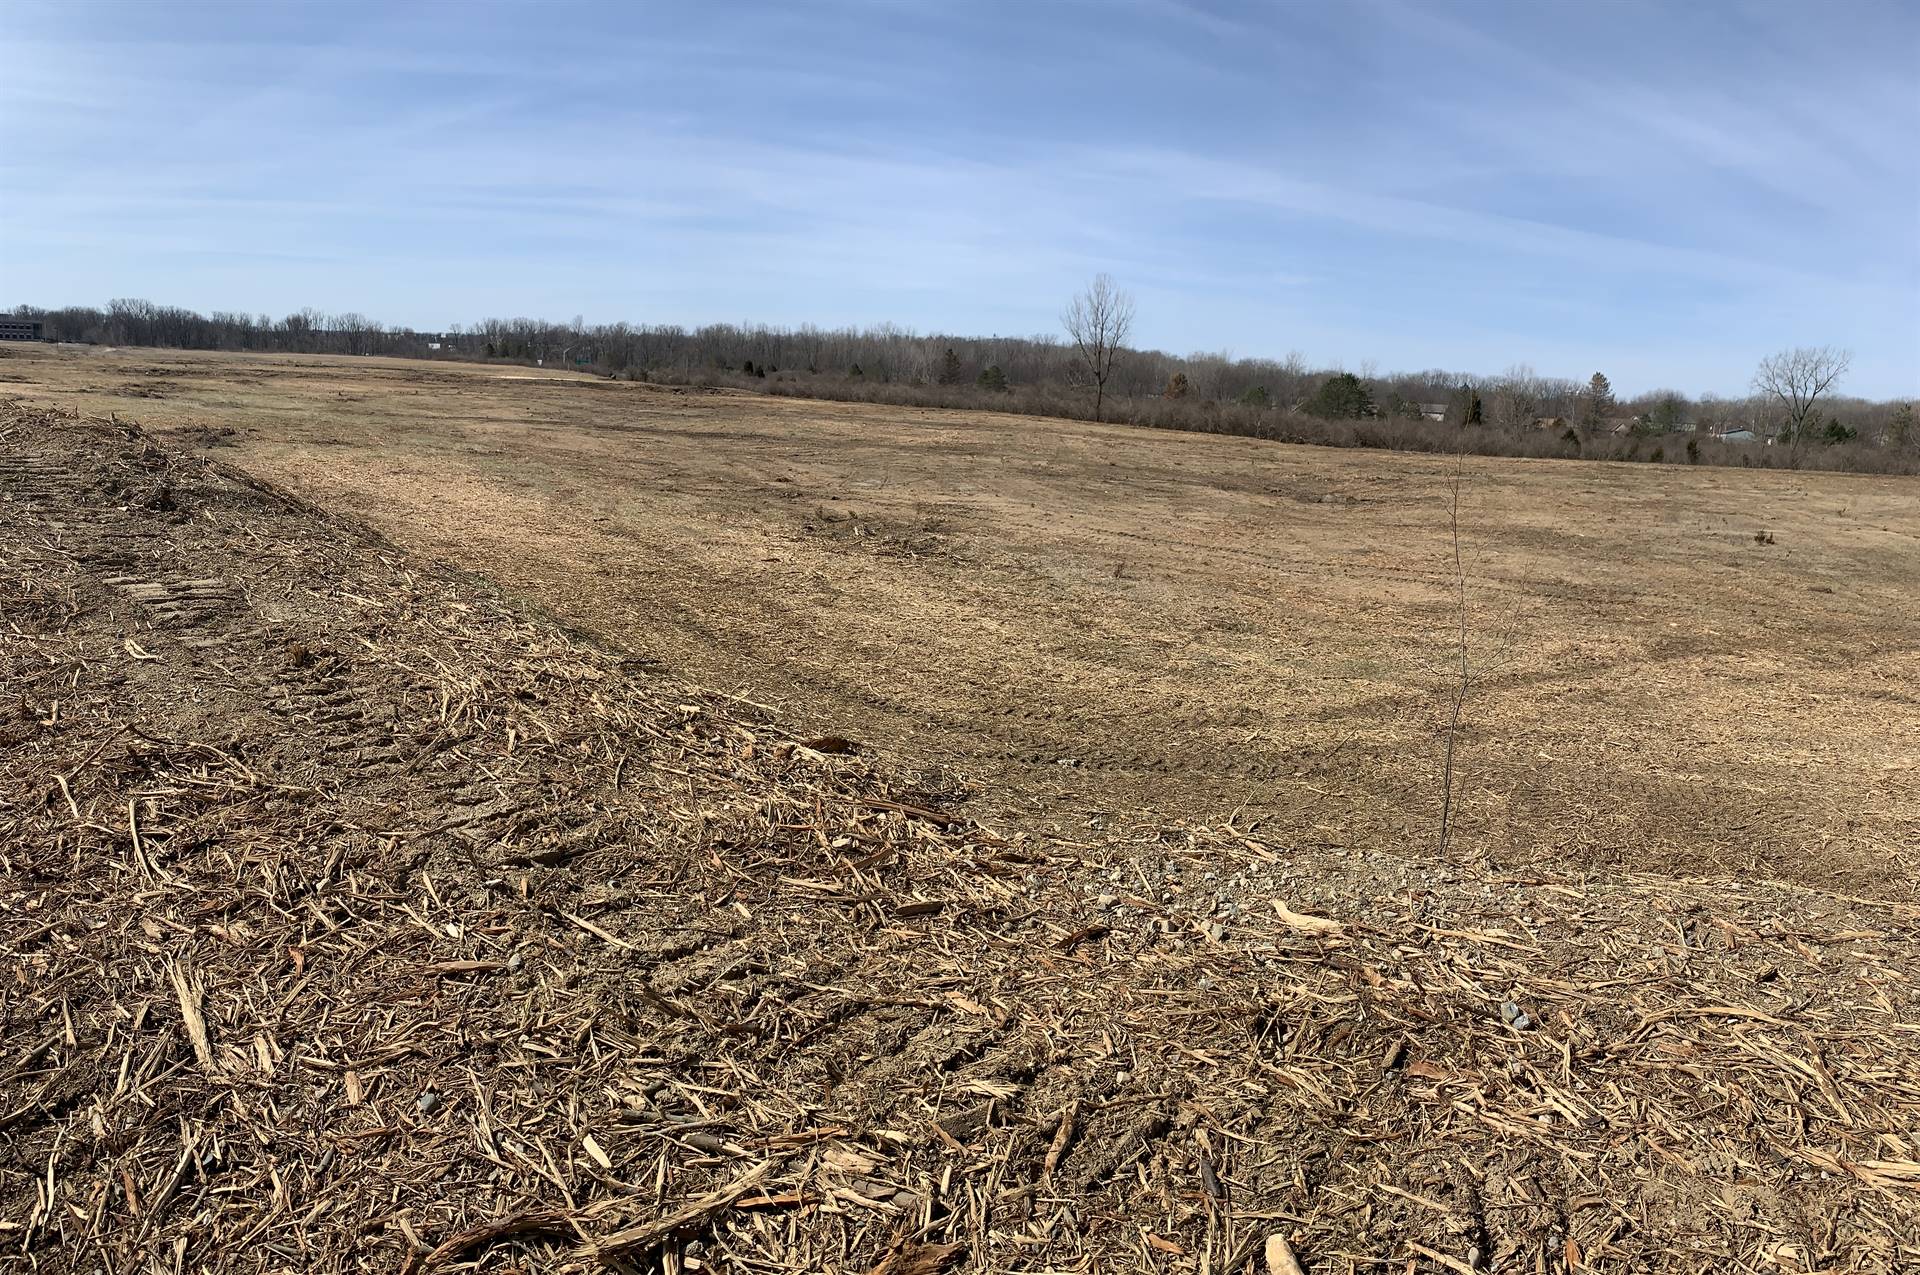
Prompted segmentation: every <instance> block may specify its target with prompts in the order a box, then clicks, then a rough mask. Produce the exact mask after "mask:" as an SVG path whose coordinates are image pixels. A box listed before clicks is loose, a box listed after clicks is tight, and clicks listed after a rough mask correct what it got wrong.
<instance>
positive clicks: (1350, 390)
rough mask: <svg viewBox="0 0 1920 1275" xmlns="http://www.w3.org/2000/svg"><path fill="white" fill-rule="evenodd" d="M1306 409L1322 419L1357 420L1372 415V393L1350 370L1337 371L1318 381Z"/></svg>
mask: <svg viewBox="0 0 1920 1275" xmlns="http://www.w3.org/2000/svg"><path fill="white" fill-rule="evenodd" d="M1306 410H1307V412H1308V413H1309V414H1310V415H1313V416H1318V417H1320V418H1321V419H1322V420H1329V421H1346V420H1358V419H1359V418H1360V417H1363V416H1372V415H1373V395H1372V394H1371V393H1369V392H1368V390H1367V385H1366V382H1365V381H1362V380H1361V379H1360V378H1359V377H1357V376H1355V375H1354V374H1353V373H1351V372H1339V373H1336V374H1335V375H1333V376H1329V377H1328V378H1327V379H1326V380H1324V381H1322V382H1321V383H1320V388H1319V389H1318V390H1315V391H1314V395H1313V397H1312V398H1310V399H1308V400H1307V405H1306Z"/></svg>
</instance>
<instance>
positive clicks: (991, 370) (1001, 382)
mask: <svg viewBox="0 0 1920 1275" xmlns="http://www.w3.org/2000/svg"><path fill="white" fill-rule="evenodd" d="M974 384H975V385H978V386H979V387H980V388H981V389H983V390H990V391H992V392H993V393H995V394H1003V393H1005V392H1006V389H1007V374H1006V373H1005V372H1002V371H1001V370H1000V365H999V364H998V363H989V364H987V366H986V367H984V368H982V369H980V376H979V379H977V380H976V381H974Z"/></svg>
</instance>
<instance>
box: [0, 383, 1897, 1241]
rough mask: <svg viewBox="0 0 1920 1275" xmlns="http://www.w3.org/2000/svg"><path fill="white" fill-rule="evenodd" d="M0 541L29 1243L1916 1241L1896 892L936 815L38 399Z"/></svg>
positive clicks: (904, 794) (895, 783)
mask: <svg viewBox="0 0 1920 1275" xmlns="http://www.w3.org/2000/svg"><path fill="white" fill-rule="evenodd" d="M162 482H164V483H165V485H166V486H167V488H168V490H169V491H170V493H171V499H172V501H173V503H174V504H175V506H176V508H175V509H173V510H171V511H162V510H158V509H154V508H151V507H149V506H147V505H143V504H141V503H138V502H131V503H130V502H127V501H125V500H124V499H122V498H121V493H123V492H126V491H129V490H134V489H137V488H141V487H146V486H152V485H155V484H158V483H162ZM0 590H3V591H4V596H5V617H6V618H5V623H6V626H7V641H6V642H5V643H4V644H3V645H0V696H3V697H4V698H3V699H0V703H4V704H5V705H6V706H7V708H8V720H7V721H6V723H5V725H4V726H3V727H0V731H3V732H4V736H3V737H4V745H3V746H0V959H3V961H4V963H3V964H0V971H4V983H0V1041H4V1042H5V1044H4V1046H3V1047H0V1255H4V1260H6V1261H10V1262H19V1263H22V1264H23V1269H38V1270H49V1271H63V1270H94V1269H113V1270H149V1269H168V1270H218V1271H222V1272H225V1271H243V1270H261V1271H284V1270H300V1271H331V1270H348V1269H380V1270H398V1271H407V1272H417V1271H427V1270H459V1269H475V1270H487V1271H503V1272H504V1271H510V1270H520V1271H528V1270H559V1269H580V1270H586V1269H595V1268H605V1269H616V1270H618V1269H635V1270H661V1271H668V1272H680V1271H696V1270H714V1271H720V1270H725V1271H742V1272H747V1271H776V1270H851V1271H872V1272H881V1271H885V1272H890V1273H892V1275H905V1272H910V1271H913V1272H930V1271H936V1270H940V1269H948V1270H955V1271H959V1270H972V1271H988V1270H993V1271H1007V1270H1011V1271H1020V1270H1031V1271H1041V1270H1066V1269H1072V1270H1157V1271H1208V1272H1213V1271H1219V1272H1229V1271H1230V1272H1239V1271H1245V1270H1249V1269H1262V1270H1265V1271H1268V1272H1272V1271H1287V1270H1290V1269H1293V1268H1292V1267H1291V1266H1289V1265H1288V1263H1289V1262H1292V1261H1295V1260H1296V1259H1297V1262H1298V1266H1299V1268H1300V1269H1302V1270H1307V1271H1314V1272H1335V1271H1340V1272H1345V1271H1368V1270H1375V1269H1392V1270H1395V1271H1402V1270H1414V1271H1434V1272H1438V1271H1442V1270H1444V1271H1451V1272H1474V1271H1488V1272H1492V1271H1552V1272H1561V1271H1565V1272H1575V1271H1674V1272H1681V1271H1686V1272H1695V1271H1700V1270H1708V1269H1711V1270H1728V1271H1733V1270H1780V1271H1790V1272H1811V1271H1814V1270H1847V1271H1875V1272H1895V1271H1900V1270H1907V1269H1912V1268H1913V1267H1914V1266H1915V1264H1916V1263H1920V1247H1916V1243H1915V1239H1914V1237H1915V1236H1916V1235H1920V1141H1917V1139H1920V1133H1917V1132H1916V1131H1917V1130H1920V1039H1916V1034H1917V1033H1920V1026H1916V1023H1920V1006H1916V1003H1915V987H1914V979H1915V977H1916V965H1915V959H1914V958H1915V955H1916V952H1915V926H1916V921H1920V912H1916V910H1915V909H1914V908H1912V907H1910V906H1908V905H1906V904H1902V903H1898V902H1883V901H1875V900H1870V899H1861V898H1850V897H1846V896H1842V895H1836V894H1831V893H1822V892H1818V891H1814V890H1804V889H1792V888H1788V887H1783V886H1772V885H1764V884H1754V883H1749V884H1745V885H1742V884H1739V883H1734V882H1726V881H1718V882H1715V881H1686V880H1674V879H1667V878H1659V877H1649V876H1635V875H1631V874H1622V875H1617V876H1610V877H1605V878H1586V877H1582V876H1579V875H1554V874H1547V873H1538V874H1529V875H1526V876H1521V877H1515V876H1511V875H1502V874H1499V873H1494V872H1490V871H1488V870H1486V869H1484V868H1480V867H1475V866H1473V865H1472V864H1449V865H1444V866H1437V865H1434V864H1432V863H1422V862H1418V861H1415V860H1410V859H1406V858H1401V857H1398V856H1397V855H1395V854H1393V853H1390V851H1391V850H1392V849H1393V847H1372V848H1367V849H1350V850H1340V849H1329V848H1326V847H1324V846H1322V845H1319V844H1317V843H1316V841H1315V840H1314V839H1313V838H1311V837H1310V836H1303V835H1301V834H1299V833H1296V832H1292V831H1289V830H1287V829H1284V828H1280V827H1268V828H1250V827H1245V826H1236V825H1234V824H1232V823H1227V822H1216V823H1213V824H1210V825H1204V826H1203V825H1175V826H1168V827H1164V828H1159V829H1151V830H1147V831H1144V832H1138V833H1125V834H1120V833H1106V832H1101V831H1097V830H1096V831H1091V832H1089V833H1088V834H1086V835H1085V836H1082V837H1077V838H1067V837H1062V836H1059V835H1044V834H1040V833H1036V832H1034V831H1033V830H1030V829H1022V828H1020V827H1016V826H1003V827H1001V826H996V827H988V826H983V825H982V824H980V823H978V822H976V821H974V820H973V819H970V818H969V817H967V815H966V813H965V809H964V808H962V807H959V806H956V805H955V799H956V796H957V794H955V793H954V792H953V791H951V789H950V787H948V786H947V784H946V782H945V781H944V780H943V779H941V777H940V776H938V775H937V774H926V775H922V774H915V773H910V772H905V771H903V770H901V769H900V768H898V767H897V766H894V765H890V764H888V763H885V762H883V761H879V760H876V759H874V758H873V757H871V756H870V755H869V754H867V753H866V752H864V751H862V750H858V749H852V750H851V751H849V749H847V748H841V747H834V748H833V749H832V750H831V751H829V749H828V747H826V746H824V745H825V744H826V742H827V741H823V740H821V739H818V738H810V737H809V736H808V735H807V734H805V733H797V732H792V731H791V729H790V728H788V727H785V726H783V725H782V724H781V723H780V722H779V721H776V720H771V719H768V718H766V717H765V716H764V715H761V714H758V713H756V712H754V711H753V710H752V709H750V708H749V707H747V706H744V705H743V704H742V703H741V702H739V701H738V700H735V699H731V698H726V697H718V696H712V695H707V694H704V693H701V692H699V691H696V690H692V689H690V688H687V687H684V686H681V685H677V684H675V683H672V682H669V681H666V680H663V679H662V678H660V677H657V676H654V675H652V674H649V673H648V672H647V671H646V670H645V668H644V667H643V666H640V665H637V664H636V663H635V662H634V661H632V660H630V659H625V658H623V657H621V656H620V655H619V654H618V653H615V652H609V651H607V650H604V649H602V648H600V647H598V646H596V645H594V644H592V643H590V642H587V641H584V640H582V639H580V638H577V637H574V636H570V635H569V634H568V633H567V632H565V631H563V630H562V629H559V628H557V627H555V626H554V625H553V624H551V623H549V622H546V621H543V620H540V619H538V618H535V617H530V616H529V615H528V614H527V613H525V612H524V611H523V610H521V609H519V608H517V607H516V606H515V605H514V604H512V603H511V602H510V601H509V600H507V599H504V598H503V597H501V596H499V595H498V594H496V593H495V592H494V591H493V590H492V589H491V588H490V587H489V586H487V585H486V584H484V583H482V582H480V581H477V580H474V579H471V578H468V577H464V576H461V575H458V574H456V573H452V572H448V571H445V570H442V569H436V568H431V567H428V566H425V565H422V564H420V563H418V562H416V561H414V560H412V559H410V558H409V557H407V556H406V555H405V554H403V553H401V552H399V551H398V550H396V549H395V548H394V547H392V546H391V545H389V544H387V543H386V542H384V541H382V540H380V539H379V538H377V537H375V536H373V535H370V534H369V533H367V532H364V531H362V530H360V529H358V528H356V527H354V526H351V525H348V524H344V523H342V522H339V521H338V520H335V519H331V518H329V517H327V516H325V515H323V514H321V513H319V512H318V511H316V510H313V509H312V508H310V507H308V506H306V505H304V504H303V503H301V502H300V501H298V500H295V499H293V498H291V497H288V496H286V495H284V494H283V493H280V492H278V491H276V490H274V489H272V488H269V487H267V486H265V485H264V484H261V483H259V482H258V481H257V480H255V479H252V478H250V477H248V476H247V475H245V474H243V473H241V472H239V471H237V470H231V469H226V468H221V467H218V466H212V465H209V464H208V463H205V462H201V461H194V460H190V459H187V458H185V457H183V456H181V455H179V454H176V453H172V452H169V451H167V450H165V449H163V448H161V447H159V446H156V445H155V444H154V443H153V442H152V441H151V440H150V439H148V438H147V437H145V436H144V435H141V434H140V433H138V432H137V431H133V430H127V429H117V428H113V427H109V426H105V425H101V424H96V423H89V422H84V421H79V420H75V419H70V418H63V417H58V416H56V415H54V414H49V413H44V412H30V411H25V410H20V409H13V410H10V411H9V412H8V414H7V415H6V417H5V418H4V421H3V422H0ZM832 742H833V743H834V744H836V745H837V744H839V743H841V742H842V741H832Z"/></svg>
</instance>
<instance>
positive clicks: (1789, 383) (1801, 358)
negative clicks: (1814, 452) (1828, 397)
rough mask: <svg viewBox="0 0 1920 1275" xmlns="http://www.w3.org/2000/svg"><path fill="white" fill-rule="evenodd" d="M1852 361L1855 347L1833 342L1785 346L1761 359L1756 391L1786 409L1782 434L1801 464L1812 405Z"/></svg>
mask: <svg viewBox="0 0 1920 1275" xmlns="http://www.w3.org/2000/svg"><path fill="white" fill-rule="evenodd" d="M1852 362H1853V351H1851V350H1836V349H1834V348H1833V347H1832V346H1830V345H1822V346H1808V345H1803V346H1799V347H1798V348H1796V349H1792V350H1782V351H1780V353H1778V354H1776V355H1774V356H1773V357H1772V358H1769V359H1764V360H1762V361H1761V364H1760V370H1759V371H1757V372H1755V373H1754V374H1753V388H1754V391H1755V392H1756V393H1758V394H1760V395H1762V396H1763V397H1765V398H1767V399H1769V400H1770V401H1772V402H1773V403H1774V404H1775V405H1776V406H1777V407H1778V408H1779V409H1780V410H1781V411H1783V412H1785V413H1786V416H1787V423H1786V427H1785V429H1784V430H1782V436H1783V437H1784V438H1785V439H1786V441H1787V446H1788V447H1789V448H1790V449H1791V452H1790V455H1791V456H1792V458H1793V463H1794V464H1796V465H1798V464H1799V463H1800V458H1801V457H1802V456H1804V455H1806V452H1807V447H1808V445H1809V444H1810V443H1812V441H1813V440H1812V438H1811V437H1810V435H1811V434H1812V432H1813V405H1814V404H1815V403H1817V402H1819V401H1820V396H1821V395H1822V394H1825V393H1826V392H1827V391H1828V390H1830V389H1832V388H1833V385H1834V383H1835V382H1836V381H1838V380H1839V379H1840V378H1841V377H1842V376H1844V375H1846V371H1847V367H1848V365H1850V364H1851V363H1852Z"/></svg>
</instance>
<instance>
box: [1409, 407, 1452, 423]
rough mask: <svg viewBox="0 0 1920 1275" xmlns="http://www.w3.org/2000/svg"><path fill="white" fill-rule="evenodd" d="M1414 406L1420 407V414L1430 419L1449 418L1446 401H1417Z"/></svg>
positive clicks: (1442, 419)
mask: <svg viewBox="0 0 1920 1275" xmlns="http://www.w3.org/2000/svg"><path fill="white" fill-rule="evenodd" d="M1414 406H1415V407H1416V408H1418V409H1420V415H1422V416H1424V417H1425V418H1426V419H1428V420H1430V421H1444V420H1446V419H1447V405H1446V404H1445V403H1415V404H1414Z"/></svg>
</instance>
